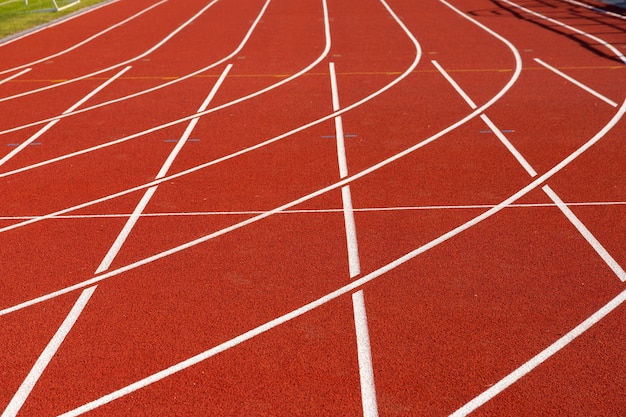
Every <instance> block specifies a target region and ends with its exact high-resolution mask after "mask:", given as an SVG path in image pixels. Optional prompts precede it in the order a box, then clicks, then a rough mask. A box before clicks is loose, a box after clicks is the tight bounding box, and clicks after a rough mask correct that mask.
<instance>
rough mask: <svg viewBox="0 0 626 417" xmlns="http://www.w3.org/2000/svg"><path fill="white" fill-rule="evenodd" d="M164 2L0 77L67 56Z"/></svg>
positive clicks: (0, 72)
mask: <svg viewBox="0 0 626 417" xmlns="http://www.w3.org/2000/svg"><path fill="white" fill-rule="evenodd" d="M165 2H167V0H161V1H160V2H158V3H156V4H153V5H152V6H150V7H147V8H146V9H144V10H142V11H140V12H138V13H136V14H134V15H132V16H130V17H129V18H127V19H125V20H122V21H121V22H118V23H116V24H114V25H112V26H109V27H107V28H106V29H104V30H103V31H101V32H98V33H96V34H95V35H92V36H90V37H89V38H87V39H85V40H83V41H81V42H78V43H77V44H75V45H72V46H71V47H69V48H67V49H64V50H62V51H60V52H57V53H54V54H52V55H48V56H46V57H45V58H40V59H37V60H36V61H32V62H29V63H27V64H23V65H19V66H17V67H13V68H9V69H5V70H2V71H0V75H1V74H6V73H8V72H11V71H15V70H18V69H22V68H26V67H28V66H31V65H35V64H39V63H41V62H45V61H48V60H50V59H52V58H57V57H59V56H61V55H65V54H67V53H68V52H71V51H73V50H75V49H77V48H79V47H81V46H83V45H85V44H87V43H89V42H91V41H93V40H94V39H97V38H99V37H100V36H102V35H104V34H106V33H108V32H110V31H112V30H114V29H117V28H118V27H120V26H123V25H125V24H126V23H128V22H130V21H132V20H134V19H136V18H137V17H139V16H141V15H142V14H144V13H147V12H149V11H150V10H152V9H154V8H155V7H157V6H160V5H161V4H163V3H165Z"/></svg>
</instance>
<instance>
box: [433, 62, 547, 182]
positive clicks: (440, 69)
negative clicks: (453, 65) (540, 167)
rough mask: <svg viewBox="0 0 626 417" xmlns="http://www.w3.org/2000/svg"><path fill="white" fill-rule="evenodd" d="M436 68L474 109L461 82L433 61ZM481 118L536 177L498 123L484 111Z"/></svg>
mask: <svg viewBox="0 0 626 417" xmlns="http://www.w3.org/2000/svg"><path fill="white" fill-rule="evenodd" d="M431 62H432V63H433V65H434V66H435V68H437V70H438V71H439V72H440V73H441V75H443V77H444V78H445V79H446V80H448V82H449V83H450V85H452V87H453V88H454V89H455V90H456V92H457V93H458V94H459V95H460V96H461V97H462V98H463V100H465V102H466V103H467V104H468V105H469V106H470V107H471V108H472V109H473V110H475V109H476V104H474V101H473V100H472V99H471V98H470V97H469V96H468V95H467V93H466V92H465V91H464V90H463V89H462V88H461V86H460V85H459V84H457V82H456V81H455V80H454V78H452V77H451V76H450V74H448V73H447V71H446V70H445V69H443V67H442V66H441V65H439V63H438V62H437V61H431ZM480 118H481V119H482V120H483V122H485V124H486V125H487V126H488V127H489V129H491V131H492V132H493V133H494V134H495V135H496V136H497V137H498V139H500V142H502V144H503V145H504V146H505V147H506V148H507V149H508V150H509V152H511V154H512V155H513V156H514V157H515V159H517V161H518V162H519V163H520V164H521V165H522V167H524V169H525V170H526V172H528V173H529V174H530V176H532V177H534V176H536V175H537V172H536V171H535V170H534V169H533V167H532V166H531V165H530V164H529V163H528V161H526V158H524V157H523V156H522V154H521V153H519V151H518V150H517V149H516V148H515V147H514V146H513V144H512V143H511V142H510V141H509V139H508V138H507V137H506V136H504V134H503V133H502V131H501V130H500V129H498V128H497V127H496V125H495V124H494V123H493V122H492V121H491V119H489V118H488V117H487V115H485V114H484V113H483V114H481V115H480Z"/></svg>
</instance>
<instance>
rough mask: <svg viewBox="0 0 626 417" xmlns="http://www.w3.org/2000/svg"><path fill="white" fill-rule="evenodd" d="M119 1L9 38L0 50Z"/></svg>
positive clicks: (113, 0) (104, 3)
mask: <svg viewBox="0 0 626 417" xmlns="http://www.w3.org/2000/svg"><path fill="white" fill-rule="evenodd" d="M119 1H120V0H111V1H105V2H103V3H101V4H99V5H97V6H90V7H88V8H86V9H83V10H81V11H79V12H77V13H73V14H71V15H69V16H65V17H63V18H61V19H59V20H57V21H54V22H52V23H48V24H45V25H43V26H41V27H39V28H35V29H33V30H29V31H28V32H26V33H23V34H21V35H17V36H15V37H9V38H7V39H6V40H4V41H0V48H1V47H3V46H6V45H9V44H11V43H13V42H17V41H19V40H21V39H24V38H26V37H28V36H31V35H34V34H35V33H39V32H41V31H44V30H46V29H50V28H53V27H55V26H58V25H61V24H63V23H67V22H69V21H71V20H74V19H77V18H79V17H82V16H84V15H86V14H88V13H91V12H94V11H96V10H98V9H101V8H103V7H106V6H109V5H111V4H115V3H117V2H119Z"/></svg>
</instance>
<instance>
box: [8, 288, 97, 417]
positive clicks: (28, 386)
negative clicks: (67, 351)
mask: <svg viewBox="0 0 626 417" xmlns="http://www.w3.org/2000/svg"><path fill="white" fill-rule="evenodd" d="M95 289H96V287H95V286H94V287H91V288H87V289H86V290H84V291H83V292H82V294H81V295H80V297H78V300H77V301H76V303H75V304H74V307H72V309H71V310H70V312H69V314H68V315H67V317H66V318H65V320H63V323H62V324H61V327H59V328H58V330H57V331H56V333H55V334H54V336H53V337H52V339H51V340H50V342H49V343H48V345H47V346H46V348H45V349H44V351H43V352H42V353H41V355H40V356H39V358H38V359H37V361H36V362H35V365H34V366H33V367H32V369H31V370H30V372H29V373H28V375H27V376H26V379H24V381H23V382H22V384H21V385H20V387H19V388H18V390H17V392H16V393H15V395H14V396H13V398H12V399H11V402H9V405H8V406H7V408H6V409H5V410H4V412H3V413H2V417H14V416H16V415H17V413H18V412H19V411H20V409H21V408H22V405H24V402H25V401H26V399H27V398H28V396H29V395H30V392H31V391H32V390H33V388H34V387H35V384H36V383H37V381H38V380H39V378H40V377H41V375H42V374H43V372H44V371H45V370H46V367H47V366H48V364H49V363H50V361H51V360H52V357H53V356H54V355H55V354H56V352H57V351H58V350H59V347H60V346H61V344H62V343H63V341H64V340H65V337H66V336H67V334H68V333H69V332H70V330H72V327H73V326H74V323H76V320H77V319H78V317H79V316H80V313H81V312H82V311H83V309H84V308H85V306H86V305H87V302H88V301H89V299H90V298H91V295H92V294H93V292H94V291H95Z"/></svg>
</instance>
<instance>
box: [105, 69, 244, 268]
mask: <svg viewBox="0 0 626 417" xmlns="http://www.w3.org/2000/svg"><path fill="white" fill-rule="evenodd" d="M231 68H232V65H231V64H229V65H227V66H226V68H225V69H224V71H222V74H221V75H220V77H219V78H218V80H217V82H216V83H215V85H214V86H213V88H212V89H211V91H210V93H209V95H208V96H207V97H206V99H205V100H204V101H203V102H202V105H200V108H199V110H198V112H202V111H204V110H206V108H207V107H208V106H209V104H210V103H211V100H213V98H214V97H215V94H217V90H219V88H220V87H221V85H222V83H223V82H224V80H225V79H226V76H227V75H228V72H229V71H230V69H231ZM199 120H200V117H196V118H194V119H191V121H190V122H189V125H187V128H186V129H185V132H184V133H183V135H182V137H181V138H180V140H179V141H178V142H177V143H176V146H174V149H173V150H172V152H170V154H169V156H168V157H167V159H166V160H165V163H164V164H163V166H161V169H160V170H159V173H158V174H157V176H156V178H157V179H159V178H163V177H165V176H166V175H167V171H168V170H169V169H170V168H171V166H172V164H173V163H174V160H175V159H176V157H177V156H178V154H179V153H180V151H181V150H182V149H183V146H185V143H187V140H188V139H189V138H190V137H191V134H192V132H193V130H194V128H195V127H196V124H197V123H198V121H199ZM157 188H158V186H156V185H155V186H153V187H150V188H148V190H147V191H146V192H145V194H144V195H143V197H142V198H141V200H140V201H139V204H138V205H137V207H135V210H133V213H132V214H131V216H130V217H129V219H128V221H127V222H126V224H125V225H124V227H123V228H122V230H121V232H120V233H119V235H117V238H116V239H115V242H113V245H112V246H111V247H110V248H109V251H108V252H107V254H106V255H105V256H104V259H103V260H102V262H101V263H100V265H99V266H98V269H96V274H100V273H102V272H104V271H106V270H108V269H109V267H110V266H111V263H112V262H113V260H114V259H115V257H116V256H117V254H118V253H119V251H120V250H121V249H122V246H123V245H124V242H126V239H128V236H129V235H130V232H131V231H132V230H133V228H134V227H135V224H136V223H137V221H138V220H139V218H140V217H141V214H142V213H143V211H144V210H145V208H146V206H147V205H148V203H149V202H150V200H151V199H152V196H153V195H154V193H155V192H156V190H157Z"/></svg>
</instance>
